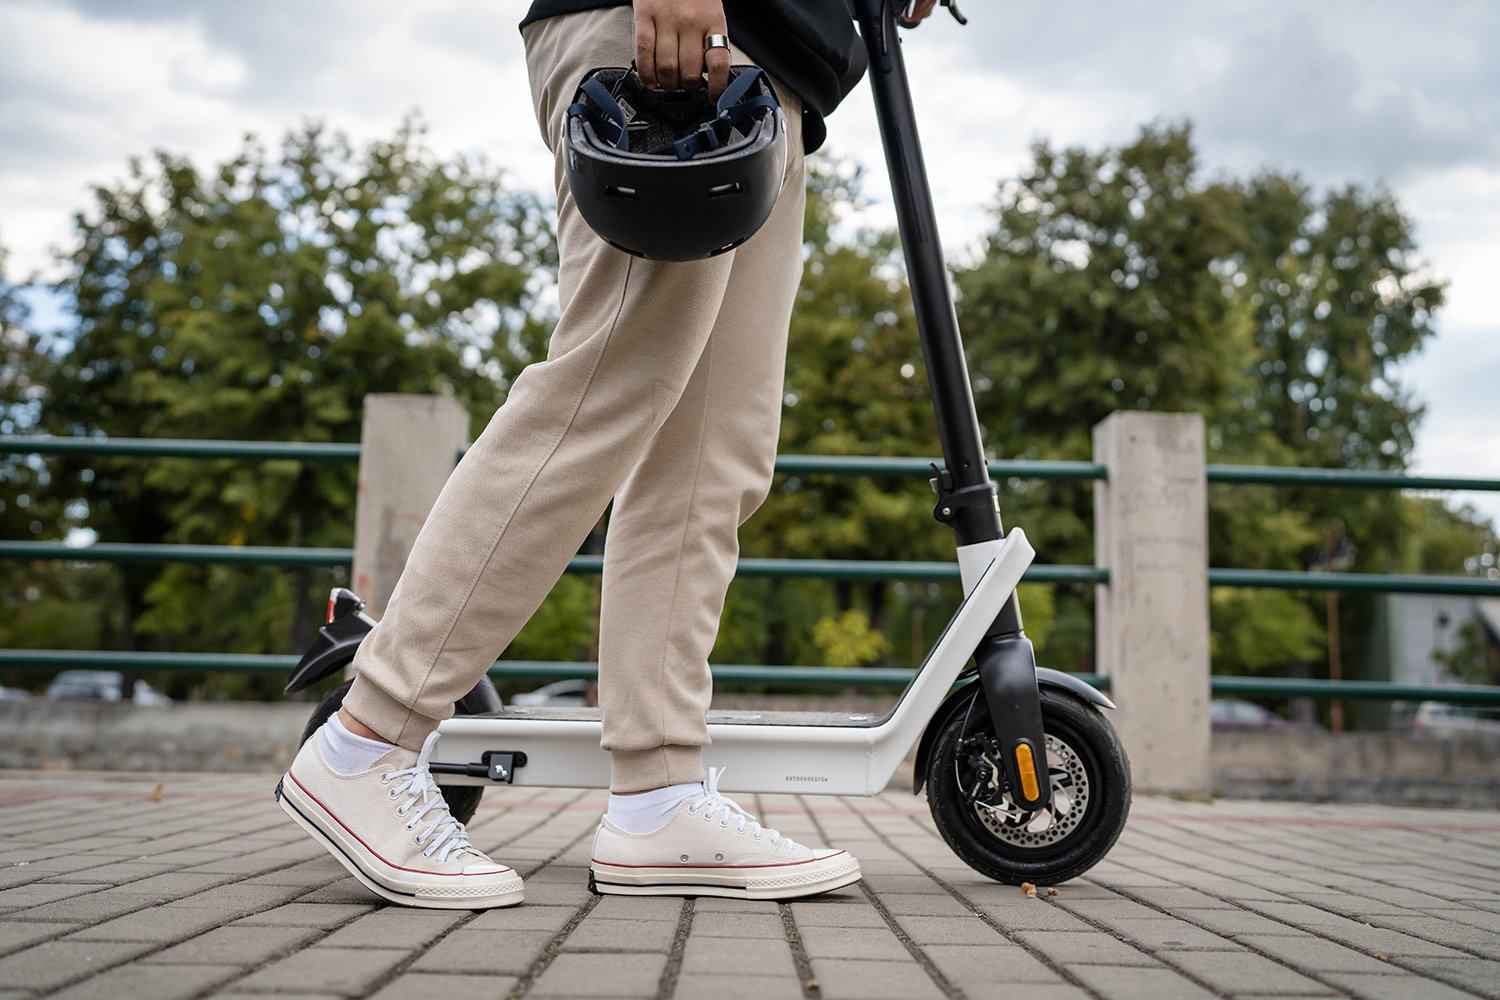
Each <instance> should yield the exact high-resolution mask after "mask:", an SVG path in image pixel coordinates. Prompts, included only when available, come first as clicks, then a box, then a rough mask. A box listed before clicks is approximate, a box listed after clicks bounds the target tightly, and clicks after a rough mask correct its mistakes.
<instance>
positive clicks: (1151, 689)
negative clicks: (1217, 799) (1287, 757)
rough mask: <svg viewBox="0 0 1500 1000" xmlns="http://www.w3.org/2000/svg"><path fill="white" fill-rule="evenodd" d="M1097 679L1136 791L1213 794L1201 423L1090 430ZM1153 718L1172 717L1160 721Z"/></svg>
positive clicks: (1115, 417)
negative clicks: (1097, 578)
mask: <svg viewBox="0 0 1500 1000" xmlns="http://www.w3.org/2000/svg"><path fill="white" fill-rule="evenodd" d="M1094 460H1095V461H1096V462H1100V463H1101V464H1103V465H1104V466H1106V468H1107V469H1108V479H1106V480H1101V481H1100V482H1097V483H1095V485H1094V518H1095V529H1094V554H1095V560H1094V561H1095V564H1096V565H1098V566H1101V567H1103V568H1105V569H1108V570H1109V573H1110V582H1109V583H1108V584H1106V585H1101V586H1099V587H1098V590H1097V595H1098V596H1097V599H1096V602H1095V619H1096V628H1097V642H1096V649H1097V656H1098V671H1099V673H1101V674H1103V675H1105V676H1107V677H1109V678H1110V683H1111V688H1110V697H1111V698H1113V699H1114V701H1115V703H1116V704H1117V705H1119V712H1118V713H1117V714H1115V715H1114V716H1112V717H1111V720H1110V721H1111V722H1112V723H1113V724H1114V726H1115V728H1116V729H1117V730H1118V731H1119V733H1120V739H1121V741H1122V742H1123V743H1124V744H1125V750H1126V752H1127V753H1128V754H1129V755H1130V762H1131V771H1132V775H1133V779H1134V783H1135V787H1136V790H1137V791H1158V792H1172V793H1175V794H1186V795H1195V796H1207V795H1209V794H1210V793H1211V792H1212V790H1213V774H1212V769H1211V766H1210V756H1209V751H1210V742H1209V718H1208V702H1209V691H1208V679H1209V660H1208V575H1207V571H1208V482H1207V473H1206V470H1205V456H1204V440H1203V418H1202V417H1201V416H1200V415H1198V414H1188V413H1139V412H1120V413H1113V414H1111V415H1110V416H1109V417H1108V418H1106V419H1105V420H1103V421H1102V422H1100V423H1099V424H1098V425H1096V426H1095V427H1094ZM1164 720H1171V724H1170V725H1164V724H1163V722H1164Z"/></svg>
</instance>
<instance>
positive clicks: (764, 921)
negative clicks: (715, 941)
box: [692, 912, 786, 941]
mask: <svg viewBox="0 0 1500 1000" xmlns="http://www.w3.org/2000/svg"><path fill="white" fill-rule="evenodd" d="M692 936H693V937H695V938H712V937H729V938H770V939H774V940H776V941H781V940H784V939H785V938H786V928H785V926H783V924H782V922H781V915H780V914H776V913H745V914H736V913H696V912H695V913H694V914H693V927H692Z"/></svg>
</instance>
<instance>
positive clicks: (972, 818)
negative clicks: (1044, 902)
mask: <svg viewBox="0 0 1500 1000" xmlns="http://www.w3.org/2000/svg"><path fill="white" fill-rule="evenodd" d="M1041 696H1042V725H1043V728H1044V729H1045V731H1046V733H1047V740H1048V750H1049V753H1048V759H1049V772H1051V780H1052V787H1053V790H1054V793H1057V792H1058V790H1059V789H1060V788H1061V790H1062V792H1063V794H1064V795H1066V796H1068V799H1069V801H1070V802H1071V804H1072V807H1073V808H1072V809H1070V810H1069V811H1068V812H1067V813H1066V814H1064V815H1063V816H1062V818H1061V819H1058V820H1057V821H1056V822H1055V823H1054V825H1053V827H1052V828H1051V829H1050V830H1048V831H1043V832H1042V833H1039V834H1034V833H1032V832H1030V831H1028V830H1027V829H1026V828H1025V826H1026V823H1025V822H1024V821H1017V820H1016V817H1017V816H1030V815H1031V814H1025V813H1021V812H1020V811H1019V810H1016V811H1015V812H1014V813H1013V814H1012V815H1011V816H1010V817H1006V816H1005V814H1004V813H998V814H997V813H995V812H991V811H989V810H986V809H984V807H982V806H980V805H978V804H977V803H976V802H975V800H974V799H973V798H972V797H971V796H970V795H969V794H968V793H967V792H966V791H965V790H964V787H963V781H962V779H961V777H960V773H961V770H962V769H963V768H964V767H965V764H966V762H972V761H973V760H974V759H975V753H976V750H975V748H976V746H982V743H975V742H972V741H974V740H975V739H976V738H978V739H979V740H981V741H982V740H983V739H984V738H986V737H989V738H992V737H993V736H994V727H993V724H992V723H991V722H990V715H989V711H988V710H987V709H986V707H985V705H984V703H983V700H982V697H981V696H980V694H979V685H977V684H976V685H974V693H973V695H971V696H970V698H969V700H968V701H967V702H966V703H963V704H960V705H959V706H958V708H957V711H955V712H954V713H953V714H952V715H950V716H949V717H948V720H947V722H946V723H944V725H943V729H942V731H941V732H940V733H939V734H938V738H937V741H936V743H935V745H934V747H933V752H932V757H931V759H930V761H929V763H928V767H927V805H928V808H929V809H931V811H932V818H933V821H934V822H935V823H936V824H937V828H938V833H940V834H941V835H942V837H943V840H945V841H947V843H948V846H949V847H951V848H952V849H953V852H954V853H955V854H957V855H958V856H959V857H960V858H961V859H962V860H963V862H964V863H965V864H967V865H968V866H969V867H971V868H973V869H974V870H975V871H977V872H979V873H980V874H982V875H985V876H987V877H989V878H992V879H994V880H995V881H997V882H1003V883H1006V884H1008V885H1020V884H1021V883H1022V882H1030V883H1032V884H1034V885H1056V884H1057V883H1060V882H1066V881H1067V880H1069V879H1073V878H1077V877H1078V876H1080V875H1082V874H1083V873H1084V872H1086V871H1088V870H1089V869H1090V868H1092V867H1093V866H1094V865H1096V864H1098V863H1099V861H1100V860H1101V859H1102V858H1103V857H1104V856H1105V855H1106V854H1107V853H1109V849H1110V848H1111V847H1113V846H1114V844H1115V841H1116V840H1117V839H1119V836H1120V832H1121V831H1122V830H1124V829H1125V818H1126V816H1127V815H1128V814H1129V812H1130V762H1129V761H1128V760H1127V759H1126V756H1125V748H1124V747H1123V746H1121V745H1120V738H1119V736H1117V735H1116V734H1115V730H1114V727H1113V726H1111V725H1110V724H1109V722H1108V721H1107V720H1105V718H1104V716H1103V715H1102V714H1101V713H1100V711H1099V710H1098V709H1097V708H1095V707H1094V706H1092V705H1089V704H1087V703H1085V702H1084V701H1082V700H1080V699H1078V698H1076V697H1074V696H1073V695H1070V694H1065V693H1062V692H1060V691H1055V690H1052V689H1049V688H1043V689H1042V692H1041ZM976 698H978V699H980V700H979V701H978V702H977V703H976V701H975V699H976ZM966 741H969V742H966ZM1054 741H1055V742H1054ZM977 773H982V772H981V771H977V770H976V769H974V768H973V767H972V764H971V763H970V764H969V771H968V775H969V777H970V779H971V780H972V779H973V776H974V775H975V774H977ZM994 780H995V781H1003V779H999V778H996V779H994ZM971 787H972V786H971ZM989 787H992V788H993V787H998V786H996V785H994V784H991V785H990V786H989ZM1055 797H1056V794H1055ZM1057 801H1059V802H1061V801H1063V800H1062V798H1058V799H1057ZM1005 802H1006V803H1007V804H1008V803H1009V798H1008V796H1007V798H1006V800H1005ZM1073 809H1076V810H1078V812H1077V813H1076V814H1075V813H1074V812H1073Z"/></svg>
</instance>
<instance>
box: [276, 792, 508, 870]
mask: <svg viewBox="0 0 1500 1000" xmlns="http://www.w3.org/2000/svg"><path fill="white" fill-rule="evenodd" d="M286 776H287V777H288V778H291V779H292V784H294V785H296V786H297V787H298V788H300V789H302V792H303V794H304V795H306V796H307V797H308V798H310V799H312V800H313V801H314V802H316V803H317V804H318V808H319V809H321V810H323V811H324V812H325V813H327V814H328V815H329V816H330V817H331V818H332V819H333V821H334V822H335V823H337V824H338V825H339V826H341V827H343V828H344V832H345V833H347V834H348V835H349V836H351V837H353V838H354V839H355V840H357V841H359V846H361V847H363V848H364V849H365V850H367V851H369V852H370V853H371V854H373V855H374V856H375V857H377V858H379V859H380V863H381V864H383V865H385V866H386V867H388V868H394V869H396V870H397V871H398V872H411V873H412V874H413V875H438V876H441V877H442V878H453V877H454V876H455V875H460V876H461V875H473V876H476V877H483V876H485V875H504V874H505V873H506V872H508V871H514V869H513V868H511V867H509V866H508V865H501V866H500V867H501V869H502V870H501V871H498V872H472V873H471V872H429V871H423V870H422V869H420V868H407V867H405V866H404V865H398V864H393V863H392V862H390V861H387V860H386V859H385V858H384V857H383V856H381V854H380V852H379V851H377V850H375V848H373V847H371V846H370V845H369V844H367V843H365V838H363V837H361V836H360V835H359V834H357V833H355V832H354V831H353V830H351V829H349V824H348V823H345V822H344V821H343V820H341V819H339V818H338V816H337V815H335V814H334V811H333V810H332V809H330V808H328V807H327V806H326V805H324V804H323V800H322V799H320V798H318V797H317V796H316V795H314V794H313V793H312V792H310V791H308V790H307V786H306V785H304V784H303V783H302V782H300V781H298V780H297V776H296V775H295V774H293V773H292V772H291V771H288V772H287V773H286Z"/></svg>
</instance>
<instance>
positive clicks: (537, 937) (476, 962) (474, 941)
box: [411, 927, 554, 976]
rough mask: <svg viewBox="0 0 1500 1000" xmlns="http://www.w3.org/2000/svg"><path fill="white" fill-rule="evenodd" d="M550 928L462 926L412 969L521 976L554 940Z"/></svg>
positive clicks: (421, 958)
mask: <svg viewBox="0 0 1500 1000" xmlns="http://www.w3.org/2000/svg"><path fill="white" fill-rule="evenodd" d="M553 936H554V935H553V934H552V933H550V932H547V931H475V930H470V929H469V928H467V927H460V928H459V929H458V930H456V931H454V932H452V933H451V934H449V935H448V936H447V937H445V938H443V939H442V940H441V941H439V942H438V943H437V944H435V945H433V946H432V947H431V948H429V949H428V950H427V951H426V952H425V953H423V954H422V955H421V956H420V957H418V959H417V960H416V961H415V962H414V963H412V967H411V968H412V971H413V972H467V973H474V974H490V973H501V974H504V975H511V976H519V975H521V974H522V973H524V972H526V971H527V970H528V969H530V968H531V965H532V963H533V962H535V961H536V959H537V956H539V955H540V954H541V953H542V950H543V949H544V948H546V947H547V945H548V944H549V943H550V942H551V941H552V938H553Z"/></svg>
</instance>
